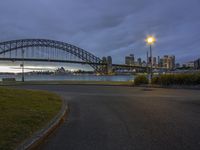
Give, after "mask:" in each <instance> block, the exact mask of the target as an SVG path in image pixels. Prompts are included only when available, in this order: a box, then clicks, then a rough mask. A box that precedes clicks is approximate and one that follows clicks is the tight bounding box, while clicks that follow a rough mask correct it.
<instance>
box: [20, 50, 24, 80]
mask: <svg viewBox="0 0 200 150" xmlns="http://www.w3.org/2000/svg"><path fill="white" fill-rule="evenodd" d="M20 66H21V67H22V82H24V49H22V63H21V65H20Z"/></svg>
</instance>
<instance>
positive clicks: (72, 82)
mask: <svg viewBox="0 0 200 150" xmlns="http://www.w3.org/2000/svg"><path fill="white" fill-rule="evenodd" d="M13 84H14V85H26V84H27V85H28V84H31V85H34V84H35V85H37V84H75V85H76V84H83V85H127V86H130V85H132V84H133V82H132V81H26V82H24V83H22V82H0V85H13Z"/></svg>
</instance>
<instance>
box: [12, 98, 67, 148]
mask: <svg viewBox="0 0 200 150" xmlns="http://www.w3.org/2000/svg"><path fill="white" fill-rule="evenodd" d="M68 112H69V107H68V105H67V104H66V103H65V101H64V99H63V98H62V107H61V110H60V112H59V113H58V114H57V115H56V116H55V117H54V118H53V119H52V120H51V121H50V122H49V123H48V124H47V125H46V126H45V127H44V128H42V129H41V130H39V131H38V132H36V133H35V134H33V136H32V137H31V138H28V139H27V140H25V141H24V142H23V143H22V144H20V145H19V146H18V147H17V148H16V149H15V150H34V149H36V148H37V147H39V146H40V145H41V144H42V143H43V142H44V141H45V140H46V139H47V138H48V137H49V136H50V134H51V133H53V132H54V131H55V130H56V129H57V128H58V127H59V126H60V125H61V124H62V123H63V122H64V121H65V119H66V115H67V114H68Z"/></svg>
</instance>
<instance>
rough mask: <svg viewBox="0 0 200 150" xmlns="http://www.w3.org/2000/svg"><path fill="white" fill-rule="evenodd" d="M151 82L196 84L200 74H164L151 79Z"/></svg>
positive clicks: (199, 81) (166, 84) (198, 82)
mask: <svg viewBox="0 0 200 150" xmlns="http://www.w3.org/2000/svg"><path fill="white" fill-rule="evenodd" d="M152 83H153V84H160V85H165V86H168V85H198V84H200V74H197V73H194V74H165V75H160V76H158V77H154V78H153V79H152Z"/></svg>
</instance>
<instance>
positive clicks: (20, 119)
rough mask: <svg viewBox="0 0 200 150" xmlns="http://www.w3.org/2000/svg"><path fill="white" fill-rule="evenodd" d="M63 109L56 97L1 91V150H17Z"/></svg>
mask: <svg viewBox="0 0 200 150" xmlns="http://www.w3.org/2000/svg"><path fill="white" fill-rule="evenodd" d="M61 105H62V102H61V99H60V97H59V96H57V95H55V94H53V93H49V92H45V91H31V90H18V89H8V88H0V150H10V149H15V148H16V146H18V145H19V144H20V143H21V142H23V141H24V140H25V139H26V138H28V137H30V136H31V135H32V134H33V133H34V132H36V131H37V130H39V129H41V128H42V127H44V126H45V125H46V124H47V123H48V122H49V121H50V120H51V119H52V118H53V117H54V116H55V115H56V114H57V113H58V112H59V110H60V108H61Z"/></svg>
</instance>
